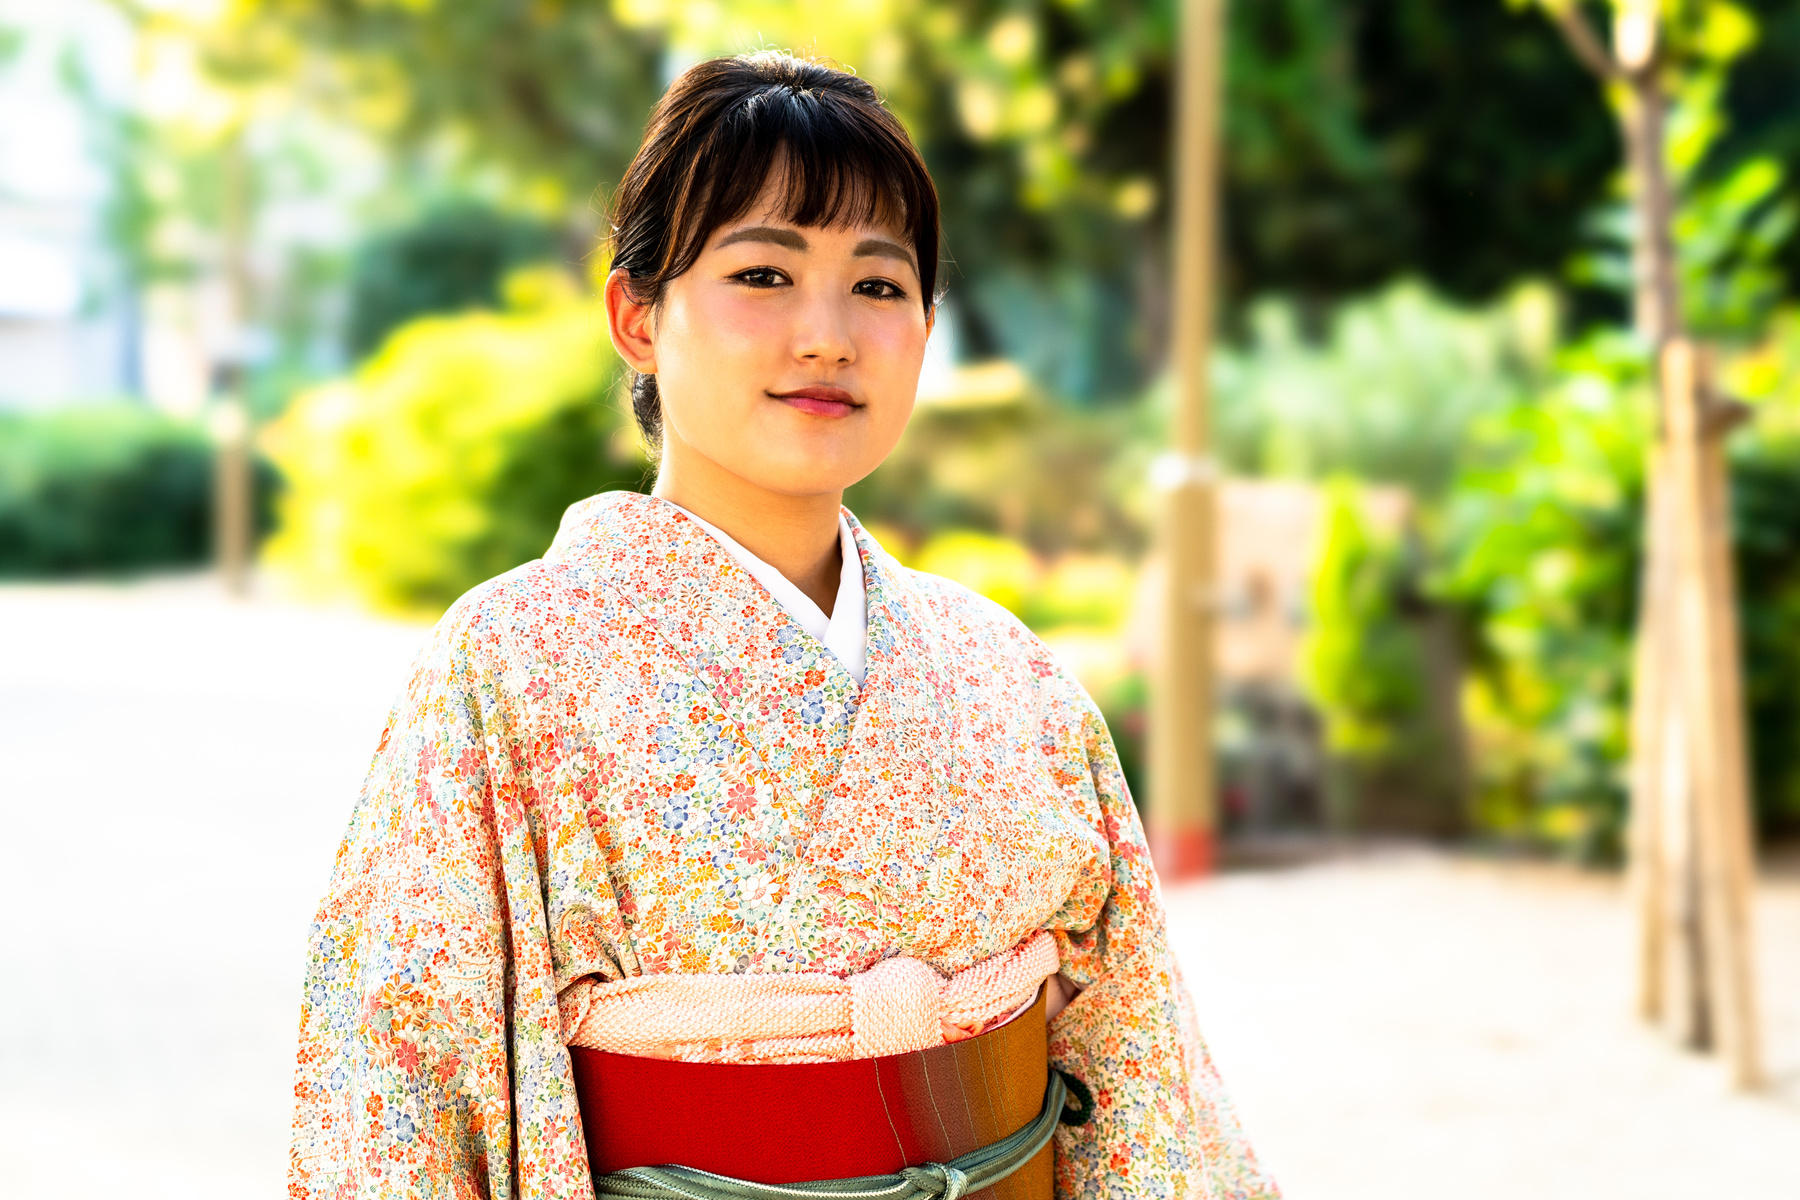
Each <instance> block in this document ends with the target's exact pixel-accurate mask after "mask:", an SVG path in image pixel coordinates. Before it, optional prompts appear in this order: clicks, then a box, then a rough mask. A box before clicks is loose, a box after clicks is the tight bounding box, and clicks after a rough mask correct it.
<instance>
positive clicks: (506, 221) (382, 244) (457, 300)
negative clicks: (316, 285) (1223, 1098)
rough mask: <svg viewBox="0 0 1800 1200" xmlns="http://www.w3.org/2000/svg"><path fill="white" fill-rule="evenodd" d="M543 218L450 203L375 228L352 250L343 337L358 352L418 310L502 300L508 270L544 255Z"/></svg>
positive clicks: (551, 244)
mask: <svg viewBox="0 0 1800 1200" xmlns="http://www.w3.org/2000/svg"><path fill="white" fill-rule="evenodd" d="M555 243H556V237H555V234H554V232H553V231H552V230H551V229H550V228H549V227H548V226H546V225H544V224H543V223H542V222H538V221H532V220H529V219H527V218H524V217H517V216H512V215H510V214H507V213H501V212H496V211H495V210H493V209H490V208H484V207H480V206H478V205H472V204H459V205H447V206H445V207H443V208H439V209H436V210H434V211H431V212H428V213H426V214H425V215H424V216H423V217H422V218H420V219H419V220H418V221H417V222H416V223H414V224H412V225H408V226H405V227H404V228H400V229H393V230H389V231H387V232H385V233H379V234H376V235H375V236H374V237H372V238H370V239H369V240H368V241H367V242H365V243H364V244H363V245H362V246H361V247H360V248H359V249H358V250H357V254H356V267H355V270H354V271H353V272H352V274H351V279H350V313H349V320H348V329H347V331H346V332H347V337H346V340H347V341H348V342H349V345H350V351H351V353H353V354H355V355H356V356H357V357H358V358H360V357H362V356H363V355H365V354H368V353H369V352H370V351H372V350H374V349H376V348H377V347H379V346H380V345H381V344H382V342H384V341H386V340H387V336H388V334H390V333H392V332H393V331H394V330H396V329H398V328H399V327H400V326H402V325H404V324H406V323H407V322H408V321H411V320H415V319H417V318H419V317H423V316H429V315H431V314H433V313H454V312H462V311H464V310H466V309H491V308H496V307H498V306H499V304H500V287H501V283H502V281H503V280H504V279H505V277H506V274H507V272H509V271H511V270H514V269H516V268H517V267H519V266H521V265H522V264H525V263H529V262H535V261H538V260H540V259H544V258H546V257H548V256H549V255H550V254H551V252H552V251H553V250H554V248H555Z"/></svg>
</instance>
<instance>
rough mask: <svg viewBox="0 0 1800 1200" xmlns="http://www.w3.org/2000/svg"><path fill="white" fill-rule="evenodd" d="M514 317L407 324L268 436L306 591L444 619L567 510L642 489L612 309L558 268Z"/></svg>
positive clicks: (537, 544) (536, 544) (527, 555)
mask: <svg viewBox="0 0 1800 1200" xmlns="http://www.w3.org/2000/svg"><path fill="white" fill-rule="evenodd" d="M507 291H508V293H509V295H510V296H511V298H512V300H513V302H514V307H513V309H512V310H511V311H508V312H503V313H465V314H462V315H458V316H450V317H427V318H424V319H421V320H418V321H414V322H413V323H411V324H409V325H405V326H402V327H401V328H400V329H399V330H397V331H395V333H394V334H393V336H391V337H390V338H389V339H388V341H387V342H386V344H384V345H383V346H382V348H381V349H380V351H378V352H377V353H376V354H375V355H374V356H373V357H371V358H370V359H369V360H367V361H366V362H365V363H364V364H363V365H362V367H360V368H359V369H358V370H357V372H356V374H355V375H354V376H353V377H352V378H350V379H346V380H340V381H337V382H334V383H331V384H327V385H325V386H323V387H320V388H316V389H314V390H312V391H310V392H307V393H304V394H303V395H301V396H300V397H298V398H297V399H296V400H295V402H294V404H293V406H292V407H291V408H290V409H289V411H288V413H287V414H286V415H285V416H284V417H283V418H282V419H281V421H280V422H279V423H277V424H276V425H275V426H274V427H273V428H271V430H270V431H269V436H268V444H269V446H270V448H271V451H272V453H273V455H274V457H275V460H276V462H277V463H278V464H279V465H280V467H281V469H282V471H283V474H284V476H285V477H286V479H287V481H288V485H289V488H288V492H287V494H286V495H285V496H284V498H283V503H282V505H281V510H280V511H281V521H280V528H279V531H278V532H277V534H276V536H275V538H274V539H273V541H272V543H271V545H270V556H271V560H272V561H273V562H274V563H275V564H276V565H278V566H281V567H283V568H286V569H287V570H289V571H290V572H291V573H293V574H294V575H295V576H296V577H297V578H298V579H299V580H300V581H301V582H302V583H303V584H304V585H306V586H307V587H308V588H309V589H310V590H314V591H322V592H341V591H348V592H351V593H354V594H357V595H359V596H361V597H362V598H363V599H365V600H367V601H369V602H371V603H373V604H375V605H376V606H378V607H382V608H387V609H400V610H409V611H441V610H442V609H443V608H444V607H445V606H447V605H448V604H449V603H450V602H451V601H453V600H455V599H456V597H457V596H459V595H461V594H462V593H463V592H464V591H467V590H468V589H469V588H470V587H473V586H474V585H475V584H477V583H480V582H481V581H482V580H484V579H487V578H490V577H492V576H494V575H497V574H500V573H501V572H503V571H506V570H509V569H511V568H512V567H515V566H517V565H519V564H520V563H522V562H525V561H527V560H529V559H533V558H536V557H538V556H539V555H541V554H543V552H544V550H545V549H546V548H547V547H548V546H549V544H550V539H551V537H552V536H553V535H554V534H555V532H556V526H557V522H558V520H559V519H560V518H561V517H562V513H563V510H564V509H565V508H567V507H568V505H570V504H572V503H573V502H574V501H576V500H579V499H581V498H583V497H584V496H589V495H592V494H594V493H596V492H602V491H607V490H611V489H616V488H638V487H641V486H642V485H643V484H644V482H645V480H646V476H647V464H646V462H645V460H644V458H643V455H642V452H641V450H640V449H639V448H638V442H637V440H636V437H635V434H634V432H633V431H632V430H631V429H630V428H629V427H628V426H627V423H626V419H625V418H624V416H623V415H622V413H621V411H620V409H619V408H618V406H617V405H616V404H615V402H614V396H615V392H616V390H617V388H616V385H617V378H618V366H617V358H616V356H615V355H614V354H613V352H612V349H611V347H610V346H608V345H607V342H606V334H605V328H606V323H605V319H604V317H603V315H602V314H601V313H600V312H599V311H598V310H597V309H596V308H595V307H593V306H592V305H589V304H585V303H581V302H579V301H577V300H576V299H575V298H574V296H573V289H572V287H571V286H570V285H569V283H568V281H567V280H566V278H564V277H562V276H559V275H557V274H555V273H553V272H550V271H535V272H530V273H527V274H525V275H518V276H514V277H513V278H512V279H510V280H509V281H508V285H507Z"/></svg>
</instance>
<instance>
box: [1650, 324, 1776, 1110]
mask: <svg viewBox="0 0 1800 1200" xmlns="http://www.w3.org/2000/svg"><path fill="white" fill-rule="evenodd" d="M1662 368H1663V370H1662V376H1663V397H1664V401H1663V420H1664V429H1665V430H1666V433H1667V437H1668V454H1669V468H1670V469H1669V478H1670V484H1671V487H1670V499H1671V501H1672V508H1673V512H1674V520H1673V522H1672V528H1673V532H1674V533H1675V535H1676V536H1675V542H1676V544H1675V556H1674V557H1675V571H1676V581H1675V583H1676V586H1675V590H1674V593H1673V596H1672V600H1673V605H1672V607H1673V609H1674V612H1673V621H1672V628H1673V629H1674V632H1675V636H1676V638H1677V640H1678V642H1679V657H1678V659H1677V662H1678V664H1679V667H1678V669H1679V671H1680V678H1681V694H1682V700H1683V702H1684V714H1685V718H1686V719H1685V721H1684V722H1683V723H1684V725H1685V727H1686V733H1687V744H1688V751H1689V756H1688V757H1689V761H1690V764H1691V768H1692V770H1691V776H1692V779H1693V794H1694V809H1693V811H1694V833H1695V839H1694V841H1695V849H1696V850H1697V851H1698V853H1697V854H1696V855H1695V860H1696V862H1697V865H1698V874H1699V885H1700V886H1699V900H1700V909H1701V925H1702V928H1703V931H1704V933H1703V936H1704V939H1705V960H1706V975H1705V978H1706V983H1707V993H1708V999H1709V1000H1710V1001H1711V1003H1710V1004H1709V1005H1708V1009H1709V1012H1710V1015H1711V1017H1712V1021H1713V1025H1714V1027H1715V1032H1716V1034H1717V1040H1718V1042H1719V1046H1720V1049H1721V1050H1722V1051H1723V1053H1724V1054H1725V1056H1726V1060H1727V1062H1728V1063H1729V1066H1730V1069H1731V1076H1732V1081H1733V1082H1734V1083H1735V1084H1736V1085H1737V1086H1738V1087H1740V1088H1754V1087H1758V1086H1760V1085H1761V1083H1762V1062H1761V1036H1760V1029H1759V1027H1758V1022H1757V1013H1756V997H1755V979H1754V974H1753V968H1752V963H1751V947H1750V937H1751V934H1750V884H1751V879H1750V869H1751V861H1752V854H1751V850H1750V846H1749V829H1750V821H1749V792H1748V787H1747V784H1748V772H1747V770H1746V767H1745V763H1744V754H1743V751H1744V738H1743V726H1742V716H1741V709H1742V707H1743V687H1742V681H1741V679H1740V678H1739V672H1738V667H1737V655H1738V646H1737V643H1736V633H1737V630H1736V619H1735V616H1734V615H1733V614H1732V612H1731V609H1732V581H1731V576H1730V563H1729V552H1728V541H1727V539H1726V537H1725V525H1726V523H1727V519H1728V518H1727V513H1726V511H1725V486H1724V463H1723V455H1722V442H1721V438H1720V436H1719V434H1718V433H1716V432H1711V431H1709V430H1708V429H1707V428H1706V427H1705V420H1704V417H1705V413H1704V411H1703V407H1702V392H1701V383H1700V372H1701V370H1702V364H1701V362H1700V355H1699V354H1698V352H1697V351H1696V349H1695V347H1694V345H1693V343H1691V342H1690V341H1688V340H1687V339H1685V338H1676V339H1673V340H1671V341H1670V343H1669V344H1668V346H1667V347H1666V348H1665V349H1664V352H1663V360H1662Z"/></svg>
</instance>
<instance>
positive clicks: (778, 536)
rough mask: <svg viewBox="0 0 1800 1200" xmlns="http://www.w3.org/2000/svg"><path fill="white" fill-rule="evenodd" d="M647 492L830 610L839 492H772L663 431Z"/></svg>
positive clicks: (837, 569)
mask: <svg viewBox="0 0 1800 1200" xmlns="http://www.w3.org/2000/svg"><path fill="white" fill-rule="evenodd" d="M665 436H666V435H665ZM652 494H653V495H655V496H658V497H660V498H662V499H664V500H668V501H671V502H673V503H675V504H679V505H681V507H683V508H685V509H687V510H688V511H689V512H691V513H693V514H694V515H695V516H697V517H699V518H701V519H702V520H705V521H709V522H711V523H712V524H714V525H716V526H718V527H719V528H720V529H722V530H724V531H725V532H726V533H728V534H730V535H731V537H732V538H733V539H734V540H735V541H736V542H737V543H738V545H740V546H742V547H743V548H744V549H746V550H748V551H749V552H750V553H752V554H754V555H756V557H758V558H760V559H762V560H763V561H764V562H766V563H768V564H769V565H770V566H772V567H774V568H775V569H776V570H777V571H780V572H781V573H782V574H783V575H784V576H786V577H787V579H788V581H789V582H791V583H792V584H793V585H794V586H795V587H797V588H799V589H800V590H801V591H802V592H803V593H805V595H806V597H807V599H809V600H811V601H812V602H813V603H814V604H817V605H818V606H819V610H820V611H821V612H823V613H824V614H825V615H826V616H828V617H829V616H830V615H831V610H832V608H833V606H834V605H835V604H836V602H837V591H838V580H839V578H840V576H841V574H842V571H843V554H842V552H841V549H840V547H839V544H838V508H839V506H841V505H842V504H843V501H844V493H843V492H841V491H839V492H828V493H822V494H820V495H802V496H795V495H789V494H787V493H784V492H772V491H770V490H769V489H767V488H765V487H760V486H758V485H756V484H754V483H752V482H750V481H749V480H747V479H745V478H744V477H743V476H741V475H734V474H732V473H731V472H729V471H727V470H725V469H724V468H723V467H721V466H719V465H718V464H717V463H715V462H713V461H712V460H711V459H708V458H706V457H705V456H704V455H701V454H698V453H696V452H695V451H693V450H690V449H688V448H687V447H685V446H681V445H680V444H679V443H677V442H676V441H675V439H674V438H673V437H669V438H668V440H667V441H666V442H665V445H664V450H663V459H662V463H661V464H660V465H659V466H658V468H657V472H656V489H655V491H654V492H653V493H652Z"/></svg>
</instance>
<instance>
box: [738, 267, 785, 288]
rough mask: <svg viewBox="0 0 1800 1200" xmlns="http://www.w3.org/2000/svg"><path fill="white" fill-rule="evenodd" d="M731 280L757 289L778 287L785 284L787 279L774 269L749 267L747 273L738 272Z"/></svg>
mask: <svg viewBox="0 0 1800 1200" xmlns="http://www.w3.org/2000/svg"><path fill="white" fill-rule="evenodd" d="M732 278H733V279H736V280H738V281H740V282H742V283H747V284H749V285H750V286H751V287H758V288H772V287H780V286H781V285H782V284H783V283H785V282H787V277H786V276H784V275H783V274H782V273H781V272H780V271H777V270H776V269H775V268H774V267H751V268H750V269H749V270H748V271H739V272H738V273H737V274H736V275H733V276H732Z"/></svg>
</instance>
